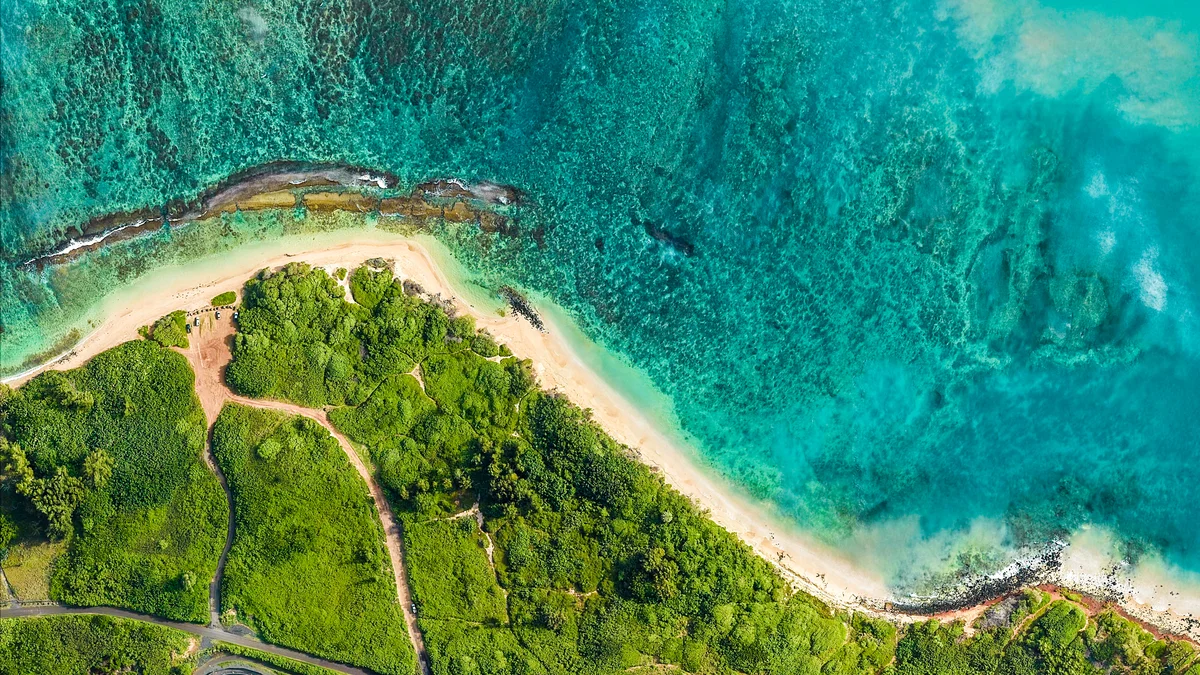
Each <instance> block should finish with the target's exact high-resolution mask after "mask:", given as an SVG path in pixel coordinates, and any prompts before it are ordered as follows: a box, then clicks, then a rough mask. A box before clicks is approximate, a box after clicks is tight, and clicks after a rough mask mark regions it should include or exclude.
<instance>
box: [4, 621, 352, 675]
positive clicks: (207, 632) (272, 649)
mask: <svg viewBox="0 0 1200 675" xmlns="http://www.w3.org/2000/svg"><path fill="white" fill-rule="evenodd" d="M55 614H104V615H106V616H115V617H120V618H122V619H134V620H137V621H145V622H147V623H153V624H157V625H159V626H166V627H168V628H174V629H175V630H180V631H183V632H185V633H191V634H192V635H198V636H200V638H201V639H202V640H205V641H208V642H211V641H216V640H220V641H221V642H229V643H231V644H235V645H241V646H242V647H249V648H251V649H257V650H258V651H260V652H268V653H271V654H275V655H277V656H286V657H287V658H289V659H293V660H295V661H302V662H304V663H309V664H312V665H314V666H320V667H322V668H328V669H329V670H332V671H335V672H338V673H346V674H347V675H371V674H370V673H369V672H367V671H365V670H363V669H361V668H355V667H353V666H347V665H345V664H342V663H334V662H332V661H326V660H325V659H320V658H317V657H315V656H310V655H308V654H305V653H303V652H298V651H295V650H292V649H288V648H287V647H280V646H278V645H272V644H267V643H266V642H262V641H261V640H257V639H255V638H252V637H249V636H247V635H237V634H236V633H232V632H230V631H228V630H225V629H224V628H221V627H214V626H201V625H198V624H194V623H182V622H179V621H167V620H166V619H159V618H157V617H153V616H147V615H145V614H137V613H135V612H128V611H125V610H123V609H113V608H111V607H67V606H65V605H37V606H33V607H17V608H15V609H7V608H5V609H0V619H9V618H17V617H26V616H52V615H55Z"/></svg>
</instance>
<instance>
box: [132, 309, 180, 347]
mask: <svg viewBox="0 0 1200 675" xmlns="http://www.w3.org/2000/svg"><path fill="white" fill-rule="evenodd" d="M138 334H139V335H141V336H142V337H144V338H146V339H147V340H153V341H155V342H157V343H158V344H160V345H162V346H164V347H179V348H181V349H187V347H188V338H187V314H186V313H185V312H184V311H183V310H176V311H174V312H171V313H170V314H168V315H166V316H164V317H163V318H161V319H159V320H158V321H155V322H154V324H153V325H151V326H142V327H141V328H139V329H138Z"/></svg>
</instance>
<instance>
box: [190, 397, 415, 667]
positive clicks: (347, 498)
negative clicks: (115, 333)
mask: <svg viewBox="0 0 1200 675" xmlns="http://www.w3.org/2000/svg"><path fill="white" fill-rule="evenodd" d="M213 452H214V454H215V455H216V457H217V461H218V463H219V464H220V467H221V470H222V471H223V472H224V473H225V476H226V478H227V479H228V481H229V487H230V489H231V490H232V491H233V496H234V515H235V517H236V523H237V525H236V529H235V535H234V540H233V547H232V548H231V549H230V551H229V559H228V562H227V564H226V567H225V576H224V581H223V585H222V589H221V601H222V609H223V610H224V611H230V610H232V611H233V612H235V613H236V619H237V620H238V621H240V622H243V623H245V624H247V625H249V626H251V627H252V628H254V629H255V631H257V632H258V634H259V636H260V637H262V638H263V639H264V640H267V641H269V642H274V643H276V644H281V645H286V646H288V647H291V648H293V649H298V650H301V651H304V652H308V653H311V654H316V655H319V656H322V657H324V658H328V659H331V660H335V661H341V662H343V663H349V664H352V665H358V666H363V667H366V668H369V669H371V670H372V671H375V672H378V673H386V674H395V675H411V673H412V672H413V668H414V663H415V661H414V654H413V651H412V647H411V645H410V643H409V641H408V634H407V633H406V632H405V627H404V619H403V615H402V611H401V608H400V606H399V603H398V601H397V599H396V586H395V581H394V577H393V574H392V569H391V564H390V562H389V560H388V556H387V551H386V549H385V548H384V535H383V528H382V526H381V525H380V522H379V518H378V515H377V514H376V513H375V508H374V503H373V502H372V501H371V498H370V496H369V494H368V492H367V486H366V485H365V484H364V483H363V481H362V479H361V478H360V477H359V476H358V474H357V473H356V472H355V470H354V469H353V467H351V466H350V463H349V461H348V460H347V458H346V456H345V454H344V453H343V451H342V449H341V447H340V446H339V445H338V443H337V441H336V440H334V439H333V437H332V436H330V434H329V432H328V431H326V430H325V428H324V427H322V426H321V425H319V424H317V423H316V422H314V421H312V420H309V419H307V418H303V417H287V416H285V415H283V414H281V413H277V412H272V411H267V410H257V409H252V408H247V407H244V406H239V405H233V404H231V405H228V406H226V407H225V409H224V410H223V411H222V412H221V415H220V416H219V417H218V418H217V422H216V424H215V425H214V427H213Z"/></svg>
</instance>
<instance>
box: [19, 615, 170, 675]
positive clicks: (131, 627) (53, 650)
mask: <svg viewBox="0 0 1200 675" xmlns="http://www.w3.org/2000/svg"><path fill="white" fill-rule="evenodd" d="M190 640H191V637H190V636H189V635H187V634H186V633H182V632H180V631H177V630H173V629H170V628H163V627H161V626H156V625H154V624H150V623H145V622H142V621H130V620H128V619H116V618H113V617H108V616H99V615H73V616H47V617H40V618H28V619H0V673H5V674H6V675H10V674H11V675H24V674H26V673H30V674H32V673H37V674H38V675H91V674H93V673H125V672H130V673H143V674H144V675H168V674H170V675H184V674H185V673H191V672H192V669H191V667H190V660H189V659H185V658H183V656H182V655H183V654H184V653H186V651H187V649H188V646H189V642H190Z"/></svg>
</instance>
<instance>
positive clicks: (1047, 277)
mask: <svg viewBox="0 0 1200 675" xmlns="http://www.w3.org/2000/svg"><path fill="white" fill-rule="evenodd" d="M1198 34H1200V10H1197V9H1196V8H1195V7H1194V6H1193V5H1192V4H1189V3H1182V2H1171V1H1170V0H1153V1H1150V0H1147V1H1143V2H1128V1H1126V0H1108V1H1107V2H1087V3H1085V2H1078V1H1076V0H1052V1H1047V2H1042V3H1038V2H1034V1H1033V0H1029V1H1025V2H1021V1H1015V0H1014V1H1009V2H1002V1H1001V0H936V1H935V0H910V1H907V2H900V1H892V2H889V1H883V0H839V1H836V2H835V1H832V0H830V1H824V0H745V1H742V2H705V1H703V0H603V1H599V2H580V1H577V0H522V1H521V2H513V1H511V0H456V1H453V2H451V1H449V0H429V1H424V2H419V3H413V2H404V1H393V0H376V1H374V2H353V1H348V0H346V1H335V0H307V1H299V0H275V1H270V0H261V1H259V0H250V1H247V2H240V1H227V0H199V1H196V0H154V1H148V0H66V1H63V2H49V1H35V0H4V1H3V2H0V38H2V45H0V50H2V51H0V57H2V64H3V70H2V75H3V89H2V91H0V115H2V117H0V124H2V131H3V133H0V162H2V166H0V198H2V202H3V203H2V205H0V234H2V235H3V243H4V250H3V263H2V266H0V274H2V276H3V281H4V284H3V286H2V287H0V293H2V299H3V317H2V318H3V326H4V331H5V333H4V339H5V342H6V343H7V344H8V345H9V346H8V347H7V348H6V349H5V352H6V353H4V354H2V355H0V357H2V359H3V364H4V366H5V367H8V368H11V367H13V365H14V364H16V363H19V362H20V361H21V360H22V359H23V358H25V357H26V356H28V355H29V353H31V352H34V351H37V350H38V349H43V348H46V347H48V346H52V345H53V344H54V343H55V342H56V341H57V340H60V339H61V338H62V337H63V335H64V333H65V332H66V331H67V329H68V328H69V327H71V326H72V322H73V321H74V322H76V323H78V321H79V316H81V311H82V310H81V309H80V308H81V307H85V306H87V303H88V302H90V301H91V300H92V299H94V297H95V296H96V294H98V293H102V292H104V290H105V289H104V288H98V287H96V286H95V284H94V283H93V282H89V281H87V280H88V279H92V278H93V277H88V275H87V269H88V266H89V265H92V266H103V265H104V264H106V263H105V260H104V256H105V255H108V254H101V255H98V256H93V257H92V258H93V259H92V260H85V261H84V262H82V263H80V264H77V265H75V266H73V267H71V268H66V269H59V270H50V271H45V272H34V271H29V270H23V269H20V268H19V267H18V266H17V264H18V263H20V262H22V261H24V260H26V259H28V258H29V257H31V256H32V255H33V254H35V253H38V252H44V251H45V250H47V249H48V248H51V247H52V246H53V245H54V244H55V243H56V242H60V241H62V240H63V239H64V238H65V237H68V236H71V234H72V230H71V228H73V227H76V226H78V225H79V224H80V223H82V222H84V221H85V220H86V219H87V218H89V217H92V216H96V215H100V214H104V213H109V212H113V211H118V210H125V209H133V208H138V207H144V206H148V205H150V206H154V205H162V204H164V203H165V202H166V201H167V200H168V199H172V198H176V197H189V196H194V195H195V194H197V193H198V192H199V191H200V190H202V189H203V188H204V187H206V186H208V185H211V184H212V183H215V182H217V181H219V180H221V179H222V178H224V177H226V176H228V175H229V174H231V173H234V172H237V171H239V170H243V169H246V168H249V167H253V166H256V165H259V164H262V163H265V162H268V161H272V160H279V159H289V160H301V161H330V162H344V163H350V164H355V165H362V166H369V167H373V168H377V169H381V170H386V171H390V172H392V173H394V174H395V175H397V176H398V177H399V178H400V179H401V181H402V182H404V183H405V184H408V185H411V184H415V183H417V182H420V181H423V180H427V179H430V178H436V177H446V176H457V177H460V178H463V179H467V180H492V181H496V182H499V183H505V184H511V185H514V186H517V187H519V188H521V189H522V190H524V191H525V192H526V193H527V194H528V195H529V205H528V206H525V207H522V211H521V212H520V215H519V223H520V226H521V235H520V236H518V237H515V238H513V237H503V236H500V235H485V234H480V233H478V232H477V231H476V230H474V229H471V228H462V227H460V228H457V229H446V230H444V231H442V232H440V233H439V236H440V237H441V238H442V240H443V241H444V242H446V243H447V244H449V245H450V246H451V247H452V248H453V249H454V250H456V251H457V252H458V253H459V254H460V259H461V260H462V261H463V263H464V264H465V265H467V266H468V267H469V268H471V269H472V270H473V272H474V273H476V274H478V275H480V277H481V278H482V279H484V280H487V281H489V282H491V283H500V282H509V283H516V284H518V285H520V286H522V287H524V288H526V289H528V290H530V291H532V292H537V293H542V294H544V295H545V296H547V297H550V298H552V299H554V300H555V301H556V302H557V303H559V304H561V305H562V306H563V307H564V308H566V310H567V311H568V312H570V313H571V315H572V316H573V317H574V318H575V319H576V320H577V321H578V323H579V324H580V326H581V327H582V328H583V330H584V331H585V332H586V334H587V335H589V336H590V337H591V338H592V339H594V340H596V341H598V342H600V343H601V344H603V345H604V346H605V347H606V348H608V349H609V350H611V351H612V352H614V353H616V354H619V355H621V356H622V358H625V359H627V360H628V362H630V363H631V364H633V365H634V366H636V367H637V368H638V369H639V370H640V371H641V372H643V373H644V374H645V375H646V376H648V378H649V379H650V381H652V382H653V383H654V384H655V385H656V386H657V387H658V388H659V389H660V390H661V391H662V392H664V393H665V394H666V395H667V396H669V397H670V399H671V400H672V401H673V402H674V407H675V413H676V414H677V415H678V418H679V424H680V425H681V427H682V429H683V430H684V431H685V432H686V433H688V434H689V435H690V436H691V437H692V438H693V439H695V442H696V444H697V445H698V447H699V448H700V450H701V452H702V453H703V455H704V457H705V459H706V460H707V461H708V462H710V463H711V464H712V465H713V466H714V467H715V468H716V469H717V470H718V471H720V472H722V473H723V474H725V475H727V476H729V477H731V478H732V479H733V480H735V481H736V482H738V483H739V484H741V485H743V486H745V487H746V489H747V490H749V491H750V492H751V493H753V494H755V495H757V496H759V497H763V498H767V499H769V500H771V501H772V502H774V503H775V504H776V505H777V506H778V507H779V509H780V511H781V512H782V513H783V514H785V515H786V516H787V517H788V518H789V519H790V520H791V521H792V522H794V523H795V524H797V525H798V526H799V527H800V528H802V529H804V530H806V531H808V532H811V533H814V534H816V535H818V536H820V537H821V538H823V539H826V540H828V541H831V542H834V543H837V544H839V545H841V546H843V547H844V548H846V549H847V550H861V551H868V550H870V549H871V548H872V547H874V548H875V549H876V550H878V549H879V548H880V547H881V546H883V545H884V543H885V542H886V547H887V551H888V552H889V554H888V555H887V556H886V558H887V560H879V559H876V560H875V561H874V563H873V564H875V565H876V566H878V567H880V568H881V569H882V570H883V571H884V572H885V573H887V574H888V575H889V576H890V578H891V579H892V580H893V581H894V582H895V583H896V584H897V585H898V586H899V587H919V586H921V585H922V583H924V582H925V581H928V579H929V578H930V576H929V575H931V574H934V573H941V572H945V571H947V570H952V569H955V568H956V567H967V568H969V569H973V570H977V571H978V570H988V569H993V568H995V567H998V566H1000V565H1002V564H1003V562H1004V561H1005V559H1006V556H1011V555H1013V554H1014V553H1013V552H1014V551H1016V550H1017V549H1019V548H1020V547H1021V546H1024V545H1037V544H1040V543H1044V542H1047V541H1050V540H1052V539H1053V538H1055V537H1063V536H1066V535H1068V534H1070V533H1071V532H1073V531H1075V530H1077V529H1078V528H1080V527H1081V526H1084V525H1094V526H1102V527H1104V528H1107V529H1111V530H1112V531H1114V532H1116V533H1117V534H1118V536H1119V537H1120V538H1121V540H1122V541H1123V542H1124V546H1125V547H1126V550H1127V552H1128V553H1129V554H1130V555H1131V556H1137V555H1138V554H1140V553H1142V552H1146V551H1155V552H1160V553H1161V554H1162V555H1163V556H1164V557H1165V558H1166V559H1167V560H1168V561H1169V562H1170V563H1172V564H1176V565H1179V566H1181V567H1184V568H1186V569H1190V570H1193V571H1200V528H1197V527H1196V526H1195V522H1194V518H1195V513H1196V510H1197V505H1198V504H1200V424H1198V423H1197V420H1198V419H1200V349H1198V348H1200V336H1198V335H1197V311H1198V310H1200V299H1198V298H1197V296H1196V291H1197V284H1198V283H1200V279H1198V278H1197V274H1198V273H1200V272H1198V270H1200V266H1198V264H1197V263H1200V194H1198V186H1200V182H1198V181H1197V174H1196V171H1197V168H1198V167H1200V151H1198V149H1200V142H1198V141H1200V138H1198V136H1197V129H1198V128H1200V75H1198V73H1200V37H1198ZM235 225H236V227H233V226H231V229H229V230H228V232H225V233H221V232H217V233H213V234H212V236H214V237H222V236H225V237H228V238H230V241H237V240H238V237H242V238H245V237H254V236H256V235H255V233H256V232H259V233H270V234H271V236H275V235H277V234H279V233H281V232H286V231H287V228H288V227H289V226H288V225H287V223H283V224H280V223H275V224H271V223H267V224H265V225H264V224H263V223H261V222H257V221H255V222H254V223H251V224H250V225H246V224H245V223H242V222H241V221H239V223H235ZM238 227H242V229H241V230H238ZM256 228H258V229H256ZM154 241H155V243H154V244H153V245H151V244H139V245H138V246H143V247H144V248H143V249H140V250H144V252H145V253H146V255H143V256H140V257H139V256H130V257H129V258H128V259H126V260H124V262H122V263H121V265H120V267H119V269H116V271H113V272H111V273H108V275H107V276H104V277H103V278H104V279H105V280H106V281H105V283H116V282H118V281H120V280H122V279H127V278H131V277H133V276H136V275H137V274H140V273H141V272H142V271H144V270H145V269H148V268H150V267H153V266H154V265H155V264H156V261H157V260H160V259H167V258H171V259H177V258H178V257H179V256H180V255H184V253H180V250H181V249H179V246H185V245H186V243H187V242H186V237H184V236H181V235H172V234H170V233H161V234H160V235H159V236H157V238H156V239H155V240H154ZM172 247H175V248H172ZM114 255H115V254H114ZM110 262H111V261H110ZM97 278H98V277H97ZM980 532H985V533H986V534H985V535H980ZM864 555H866V554H864ZM868 557H869V556H868ZM876 557H877V558H878V556H876Z"/></svg>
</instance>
